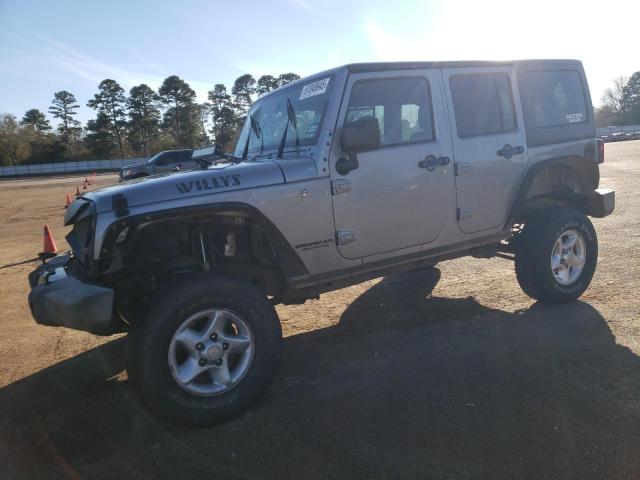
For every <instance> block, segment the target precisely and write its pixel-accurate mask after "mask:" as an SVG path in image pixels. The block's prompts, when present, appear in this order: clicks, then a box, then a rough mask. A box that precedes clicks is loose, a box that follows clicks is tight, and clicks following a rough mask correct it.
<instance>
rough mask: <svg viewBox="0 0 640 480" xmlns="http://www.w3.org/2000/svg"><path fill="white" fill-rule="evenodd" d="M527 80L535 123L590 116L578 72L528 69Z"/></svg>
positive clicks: (559, 122) (552, 123)
mask: <svg viewBox="0 0 640 480" xmlns="http://www.w3.org/2000/svg"><path fill="white" fill-rule="evenodd" d="M526 83H527V89H526V91H527V94H528V96H529V104H530V105H531V108H532V110H533V117H534V124H535V126H536V127H555V126H559V125H567V124H569V123H584V122H586V121H587V120H588V118H587V106H586V103H585V100H584V90H583V88H582V82H581V81H580V76H579V74H578V72H576V71H574V70H547V71H544V72H543V71H540V72H528V73H527V74H526Z"/></svg>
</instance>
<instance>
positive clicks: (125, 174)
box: [122, 169, 131, 177]
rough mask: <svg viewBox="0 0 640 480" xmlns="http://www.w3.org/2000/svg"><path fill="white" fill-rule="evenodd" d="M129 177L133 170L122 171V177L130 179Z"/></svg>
mask: <svg viewBox="0 0 640 480" xmlns="http://www.w3.org/2000/svg"><path fill="white" fill-rule="evenodd" d="M129 175H131V170H126V169H125V170H122V176H123V177H128V176H129Z"/></svg>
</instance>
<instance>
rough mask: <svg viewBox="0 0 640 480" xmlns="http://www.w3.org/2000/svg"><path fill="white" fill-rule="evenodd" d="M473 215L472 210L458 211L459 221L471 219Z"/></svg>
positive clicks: (461, 209)
mask: <svg viewBox="0 0 640 480" xmlns="http://www.w3.org/2000/svg"><path fill="white" fill-rule="evenodd" d="M472 214H473V209H471V208H459V209H458V221H460V220H466V219H467V218H471V215H472Z"/></svg>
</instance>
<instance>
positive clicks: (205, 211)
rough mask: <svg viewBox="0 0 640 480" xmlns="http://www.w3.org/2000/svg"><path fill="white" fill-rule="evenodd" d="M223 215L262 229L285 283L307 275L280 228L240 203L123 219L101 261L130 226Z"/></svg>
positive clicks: (110, 236)
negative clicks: (241, 219) (232, 215)
mask: <svg viewBox="0 0 640 480" xmlns="http://www.w3.org/2000/svg"><path fill="white" fill-rule="evenodd" d="M223 213H224V214H226V215H229V214H237V215H239V216H244V217H249V218H252V219H254V220H255V221H256V222H257V223H258V226H259V227H260V229H261V230H262V231H263V232H264V233H265V234H266V236H267V238H268V239H269V241H270V242H271V246H272V247H273V249H274V252H275V254H276V257H277V261H278V264H279V265H280V268H282V273H283V275H284V277H285V280H287V279H289V278H292V277H296V276H300V275H308V270H307V267H306V266H305V264H304V263H303V261H302V260H301V259H300V257H299V256H298V254H297V253H296V251H295V249H294V248H293V247H292V246H291V244H290V243H289V242H288V241H287V239H286V238H285V236H284V235H283V234H282V232H281V231H280V230H279V229H278V227H277V226H276V225H275V224H274V223H273V222H271V220H269V219H268V218H267V217H266V216H265V215H264V214H263V213H262V212H261V211H260V210H258V209H257V208H255V207H253V206H251V205H249V204H246V203H240V202H221V203H216V204H209V205H192V206H188V207H179V208H173V209H168V210H161V211H158V212H153V213H144V214H140V215H131V216H125V217H122V218H120V219H119V220H117V221H116V222H114V223H112V224H111V225H110V226H109V227H108V228H107V231H106V233H105V238H104V242H103V244H102V250H101V255H100V256H101V258H105V257H111V255H112V253H113V247H114V245H115V241H116V238H117V236H118V234H119V233H120V232H121V231H122V230H123V229H124V228H126V227H127V226H131V225H135V224H137V223H152V222H155V221H166V220H168V219H172V218H178V217H180V218H184V217H189V216H194V217H195V216H207V215H220V214H223Z"/></svg>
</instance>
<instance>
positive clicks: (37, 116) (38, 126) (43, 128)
mask: <svg viewBox="0 0 640 480" xmlns="http://www.w3.org/2000/svg"><path fill="white" fill-rule="evenodd" d="M20 125H22V126H24V127H29V128H31V129H32V130H33V131H34V132H35V133H37V134H40V135H43V134H46V133H47V132H49V130H51V125H50V124H49V120H47V117H45V116H44V113H42V112H41V111H40V110H38V109H37V108H32V109H31V110H27V111H26V112H25V114H24V116H23V117H22V120H20Z"/></svg>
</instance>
